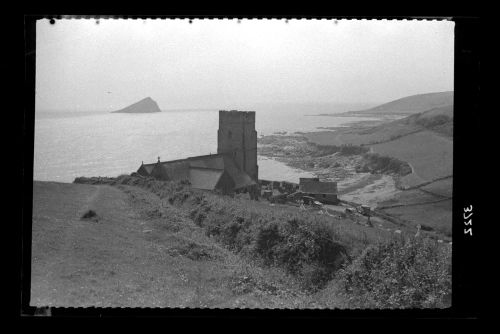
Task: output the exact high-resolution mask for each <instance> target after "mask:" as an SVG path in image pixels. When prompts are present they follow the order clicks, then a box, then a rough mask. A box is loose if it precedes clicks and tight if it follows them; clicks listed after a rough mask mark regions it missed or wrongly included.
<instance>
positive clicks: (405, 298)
mask: <svg viewBox="0 0 500 334" xmlns="http://www.w3.org/2000/svg"><path fill="white" fill-rule="evenodd" d="M337 288H338V290H337V293H338V294H339V295H340V296H342V297H344V298H345V299H346V300H347V301H348V306H349V307H366V308H371V307H375V308H380V307H385V308H388V307H389V308H390V307H397V308H399V307H404V308H417V307H418V308H421V307H427V308H436V307H447V306H450V305H449V304H450V300H449V298H450V295H451V248H450V247H448V246H447V245H440V244H438V243H437V242H435V241H433V240H430V239H423V238H408V239H404V238H397V239H394V240H392V241H390V242H388V243H385V244H378V245H372V246H368V247H367V248H366V249H365V251H364V252H363V254H362V255H361V256H360V257H359V258H357V259H356V260H355V261H354V262H353V263H352V264H350V265H349V266H347V267H346V268H344V269H342V270H340V271H339V274H338V286H337Z"/></svg>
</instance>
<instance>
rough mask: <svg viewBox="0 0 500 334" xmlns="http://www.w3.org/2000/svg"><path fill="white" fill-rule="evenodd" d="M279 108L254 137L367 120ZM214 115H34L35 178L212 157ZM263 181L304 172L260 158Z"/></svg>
mask: <svg viewBox="0 0 500 334" xmlns="http://www.w3.org/2000/svg"><path fill="white" fill-rule="evenodd" d="M363 107H366V105H351V106H347V105H342V106H337V108H335V107H332V106H329V107H325V106H320V107H307V106H300V107H294V108H293V107H282V108H281V109H280V108H275V107H272V108H271V107H269V108H268V109H266V108H262V107H261V108H260V109H257V108H254V109H250V108H247V109H241V108H240V110H255V111H256V129H257V134H258V136H260V135H268V134H272V133H275V132H277V131H287V132H296V131H304V132H308V131H315V130H317V128H318V127H325V126H339V125H342V124H345V123H347V122H352V121H358V120H362V119H370V118H358V117H331V116H330V117H329V116H311V115H316V114H320V113H325V112H342V111H348V110H359V109H362V108H363ZM218 124H219V119H218V110H193V111H188V110H182V111H164V112H161V113H154V114H116V113H109V112H37V113H36V114H35V146H34V166H33V172H34V179H35V180H40V181H59V182H72V181H73V180H74V179H75V177H78V176H117V175H120V174H129V173H131V172H132V171H135V170H137V168H138V167H139V166H140V164H141V161H144V163H151V162H155V161H156V160H157V157H158V156H159V157H160V158H161V160H162V161H163V160H173V159H181V158H186V157H189V156H195V155H204V154H208V153H216V152H217V129H218ZM258 163H259V177H260V178H262V179H272V180H286V181H291V182H298V177H302V176H311V175H310V174H309V173H306V172H303V171H300V170H295V169H292V168H289V167H288V166H286V165H284V164H282V163H280V162H277V161H275V160H273V159H267V158H264V157H259V159H258Z"/></svg>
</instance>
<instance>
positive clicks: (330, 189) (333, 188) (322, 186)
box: [299, 180, 337, 194]
mask: <svg viewBox="0 0 500 334" xmlns="http://www.w3.org/2000/svg"><path fill="white" fill-rule="evenodd" d="M299 189H300V191H303V192H305V193H313V194H337V182H321V181H313V180H300V186H299Z"/></svg>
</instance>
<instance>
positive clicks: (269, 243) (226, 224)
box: [190, 196, 348, 290]
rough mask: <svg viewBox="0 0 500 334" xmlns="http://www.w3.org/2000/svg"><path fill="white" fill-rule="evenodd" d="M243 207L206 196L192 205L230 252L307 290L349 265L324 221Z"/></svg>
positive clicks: (195, 214) (193, 212) (200, 220)
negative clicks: (296, 281)
mask: <svg viewBox="0 0 500 334" xmlns="http://www.w3.org/2000/svg"><path fill="white" fill-rule="evenodd" d="M194 202H195V201H192V202H191V203H192V204H193V203H194ZM245 203H246V202H245V201H242V200H238V199H231V198H227V197H226V198H217V197H212V196H207V198H205V199H204V200H202V201H201V202H199V204H197V205H194V207H193V208H192V209H191V212H190V217H191V218H192V219H193V220H194V221H195V223H196V224H197V225H198V226H200V227H202V228H204V229H205V232H206V233H207V235H209V236H211V237H214V238H215V239H216V240H217V241H218V242H220V243H221V244H223V245H224V246H226V247H227V248H229V249H230V250H232V251H234V252H235V253H238V254H242V255H246V256H248V257H251V258H253V259H254V260H256V261H258V262H260V263H261V264H262V265H264V266H276V267H279V268H282V269H284V270H286V271H287V272H288V273H289V274H291V275H293V276H294V277H296V278H298V279H299V280H300V281H301V283H302V286H303V287H304V288H307V289H312V290H314V289H317V288H320V287H322V286H324V285H325V284H326V283H327V282H328V280H330V279H331V278H332V277H333V274H334V273H335V271H336V270H337V269H338V268H339V267H340V265H341V264H342V263H343V261H344V260H345V258H346V256H347V252H348V251H347V248H346V247H345V246H344V245H343V243H342V242H341V241H340V237H339V236H338V235H337V234H336V233H335V232H334V231H333V229H332V228H331V227H330V226H328V224H327V223H326V222H325V221H322V220H321V219H318V218H316V217H315V216H308V215H306V214H304V215H300V214H297V213H295V214H292V213H286V212H279V213H278V212H267V211H262V210H260V209H254V208H248V207H247V206H246V205H245Z"/></svg>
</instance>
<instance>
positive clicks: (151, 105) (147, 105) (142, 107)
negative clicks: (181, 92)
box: [112, 97, 161, 114]
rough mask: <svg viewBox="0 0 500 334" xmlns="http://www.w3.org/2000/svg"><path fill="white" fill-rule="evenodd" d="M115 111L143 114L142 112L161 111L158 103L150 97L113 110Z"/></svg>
mask: <svg viewBox="0 0 500 334" xmlns="http://www.w3.org/2000/svg"><path fill="white" fill-rule="evenodd" d="M112 112H113V113H130V114H142V113H154V112H161V110H160V107H158V103H156V101H154V100H153V99H152V98H150V97H146V98H145V99H142V100H140V101H139V102H136V103H134V104H131V105H130V106H128V107H125V108H123V109H120V110H117V111H112Z"/></svg>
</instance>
